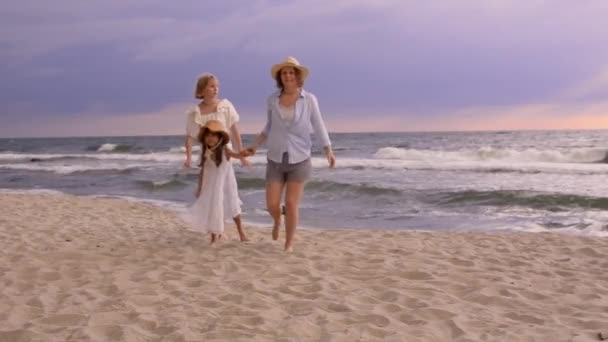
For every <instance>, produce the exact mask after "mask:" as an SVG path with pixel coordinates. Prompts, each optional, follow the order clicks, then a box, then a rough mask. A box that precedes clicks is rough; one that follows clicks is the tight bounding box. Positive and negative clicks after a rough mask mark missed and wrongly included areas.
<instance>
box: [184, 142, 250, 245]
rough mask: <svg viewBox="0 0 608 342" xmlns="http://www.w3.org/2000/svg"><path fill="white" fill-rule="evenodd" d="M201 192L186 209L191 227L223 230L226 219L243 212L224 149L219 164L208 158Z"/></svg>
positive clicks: (231, 169)
mask: <svg viewBox="0 0 608 342" xmlns="http://www.w3.org/2000/svg"><path fill="white" fill-rule="evenodd" d="M203 167H204V173H203V187H202V189H201V195H200V196H199V197H198V199H197V200H196V201H195V202H194V204H192V206H191V207H190V208H188V211H187V213H186V221H188V223H190V225H191V226H192V227H191V229H192V230H194V231H198V232H204V233H216V234H221V233H223V232H224V222H225V221H228V220H230V221H232V219H233V218H234V217H236V216H237V215H240V214H241V200H240V199H239V193H238V188H237V183H236V177H235V175H234V169H233V168H232V163H231V162H230V161H228V160H227V158H226V153H223V160H222V162H221V163H220V166H219V167H218V166H217V165H216V164H215V161H214V160H207V161H206V162H205V165H204V166H203Z"/></svg>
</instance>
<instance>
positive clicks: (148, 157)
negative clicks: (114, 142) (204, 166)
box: [0, 152, 184, 163]
mask: <svg viewBox="0 0 608 342" xmlns="http://www.w3.org/2000/svg"><path fill="white" fill-rule="evenodd" d="M58 158H87V159H97V160H131V161H150V162H166V163H176V162H183V160H184V157H183V156H181V155H176V154H174V153H169V152H156V153H146V154H132V153H131V154H130V153H104V154H94V153H81V154H21V153H0V161H2V160H9V161H11V160H23V161H29V160H36V161H46V160H50V159H58Z"/></svg>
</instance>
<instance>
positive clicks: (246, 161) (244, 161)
mask: <svg viewBox="0 0 608 342" xmlns="http://www.w3.org/2000/svg"><path fill="white" fill-rule="evenodd" d="M241 153H243V152H241ZM239 159H240V160H241V166H244V167H250V166H251V162H250V161H249V159H247V158H246V157H243V156H241V157H240V158H239Z"/></svg>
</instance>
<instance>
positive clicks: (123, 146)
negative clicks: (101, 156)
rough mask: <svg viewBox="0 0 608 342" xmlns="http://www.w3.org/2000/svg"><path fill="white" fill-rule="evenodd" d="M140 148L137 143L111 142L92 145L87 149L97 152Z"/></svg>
mask: <svg viewBox="0 0 608 342" xmlns="http://www.w3.org/2000/svg"><path fill="white" fill-rule="evenodd" d="M136 149H138V148H137V146H135V145H130V144H111V143H105V144H101V145H91V146H88V147H87V148H86V150H87V151H97V152H130V151H133V150H136Z"/></svg>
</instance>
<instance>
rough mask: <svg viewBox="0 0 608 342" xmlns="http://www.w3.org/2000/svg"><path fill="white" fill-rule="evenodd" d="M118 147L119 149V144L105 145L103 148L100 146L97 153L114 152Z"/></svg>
mask: <svg viewBox="0 0 608 342" xmlns="http://www.w3.org/2000/svg"><path fill="white" fill-rule="evenodd" d="M116 147H118V144H109V143H108V144H103V145H101V146H99V148H98V149H97V152H110V151H114V150H115V149H116Z"/></svg>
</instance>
